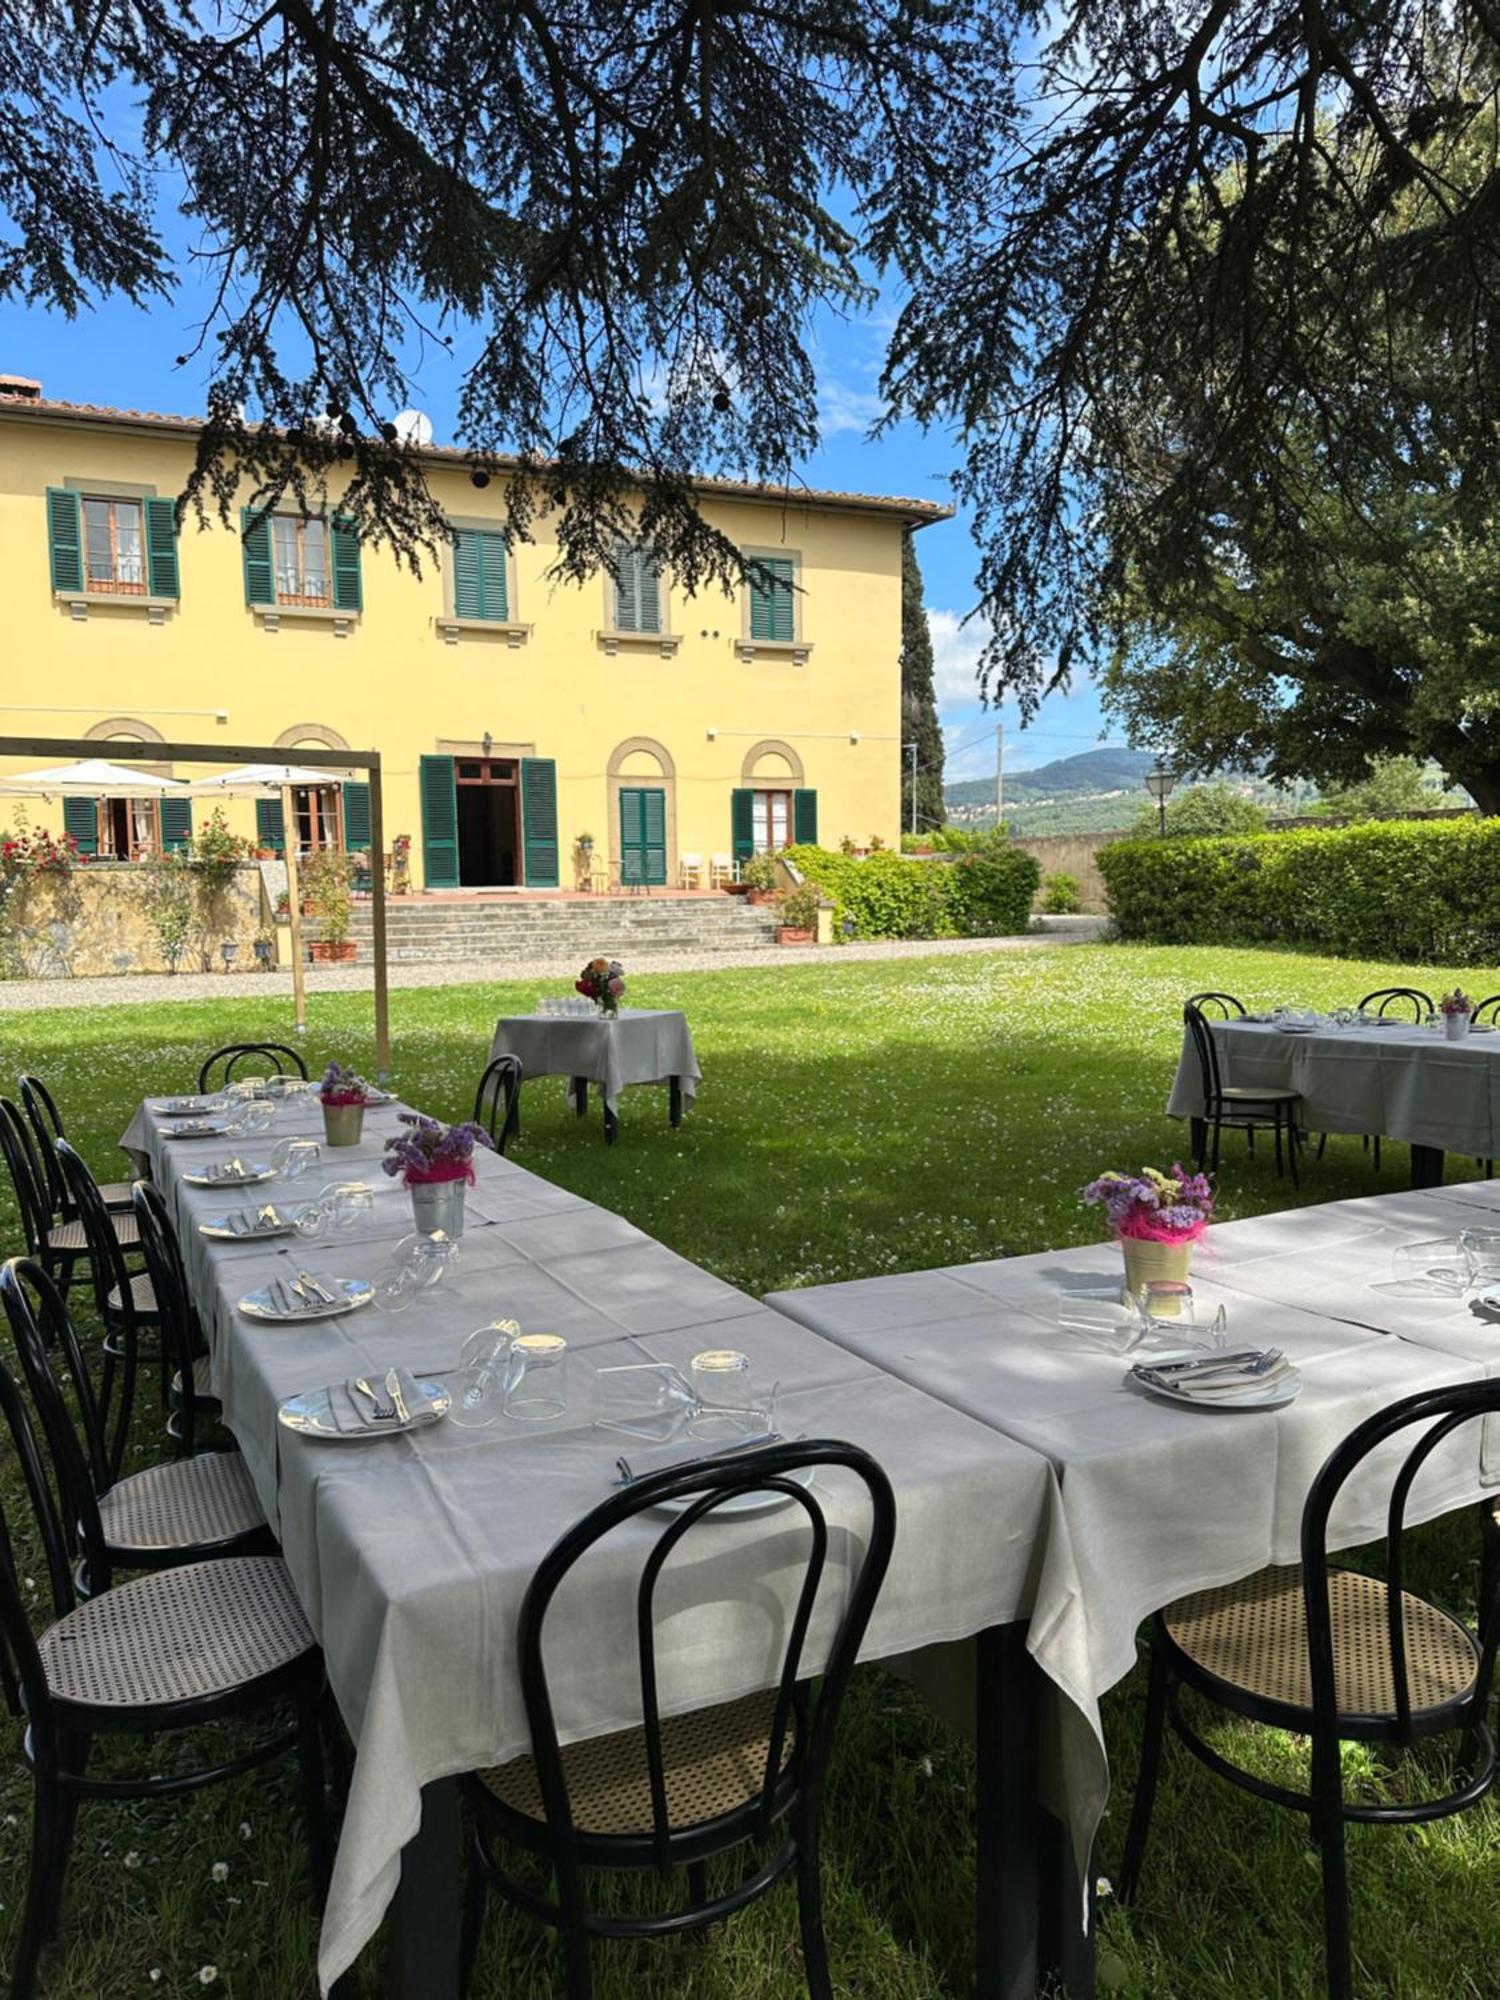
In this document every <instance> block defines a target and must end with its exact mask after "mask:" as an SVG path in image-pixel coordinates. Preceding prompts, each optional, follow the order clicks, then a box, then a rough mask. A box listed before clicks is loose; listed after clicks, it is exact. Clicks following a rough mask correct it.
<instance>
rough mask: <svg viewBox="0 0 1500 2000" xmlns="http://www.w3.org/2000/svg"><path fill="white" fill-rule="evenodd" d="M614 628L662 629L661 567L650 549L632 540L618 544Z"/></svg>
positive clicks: (638, 630) (648, 630) (634, 629)
mask: <svg viewBox="0 0 1500 2000" xmlns="http://www.w3.org/2000/svg"><path fill="white" fill-rule="evenodd" d="M615 572H616V574H615V584H614V592H615V630H616V631H617V632H660V631H661V629H662V586H661V571H660V569H659V568H658V567H657V566H656V564H655V563H654V562H653V561H652V560H651V555H650V551H649V550H647V549H644V548H641V547H639V546H638V545H637V544H635V543H633V542H617V543H616V544H615Z"/></svg>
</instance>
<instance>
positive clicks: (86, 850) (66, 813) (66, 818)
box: [63, 799, 99, 854]
mask: <svg viewBox="0 0 1500 2000" xmlns="http://www.w3.org/2000/svg"><path fill="white" fill-rule="evenodd" d="M63 832H64V833H69V834H71V835H72V836H73V840H74V843H75V845H76V846H77V848H78V852H79V853H80V854H97V853H98V852H99V807H98V804H97V802H96V801H95V800H93V799H64V800H63Z"/></svg>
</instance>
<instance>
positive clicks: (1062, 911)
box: [1042, 874, 1083, 917]
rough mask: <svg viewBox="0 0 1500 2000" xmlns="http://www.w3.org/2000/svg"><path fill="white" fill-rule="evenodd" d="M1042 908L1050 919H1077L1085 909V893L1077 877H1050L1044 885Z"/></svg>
mask: <svg viewBox="0 0 1500 2000" xmlns="http://www.w3.org/2000/svg"><path fill="white" fill-rule="evenodd" d="M1042 908H1043V909H1044V910H1045V911H1046V912H1047V915H1048V916H1049V917H1076V916H1077V914H1078V912H1079V911H1080V910H1081V909H1082V908H1083V892H1082V890H1081V889H1080V888H1079V886H1078V877H1077V876H1076V875H1061V874H1059V875H1049V876H1048V877H1047V878H1046V880H1045V881H1044V882H1043V883H1042Z"/></svg>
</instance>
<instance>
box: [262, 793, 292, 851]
mask: <svg viewBox="0 0 1500 2000" xmlns="http://www.w3.org/2000/svg"><path fill="white" fill-rule="evenodd" d="M255 844H256V846H257V847H269V848H270V850H271V852H272V853H273V854H285V853H286V821H285V820H284V819H283V817H282V812H281V801H280V799H257V800H256V801H255Z"/></svg>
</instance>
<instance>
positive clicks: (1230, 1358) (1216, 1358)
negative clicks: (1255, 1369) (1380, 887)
mask: <svg viewBox="0 0 1500 2000" xmlns="http://www.w3.org/2000/svg"><path fill="white" fill-rule="evenodd" d="M1262 1351H1263V1350H1262V1349H1261V1348H1259V1347H1239V1348H1236V1349H1235V1350H1234V1352H1233V1353H1231V1354H1198V1355H1195V1356H1194V1357H1193V1359H1192V1360H1191V1361H1138V1362H1137V1363H1136V1366H1137V1367H1138V1368H1139V1369H1140V1371H1141V1373H1142V1374H1143V1375H1183V1374H1191V1373H1192V1372H1193V1370H1195V1369H1198V1368H1243V1367H1244V1366H1245V1365H1246V1363H1247V1362H1251V1361H1259V1359H1260V1357H1261V1354H1262Z"/></svg>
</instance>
